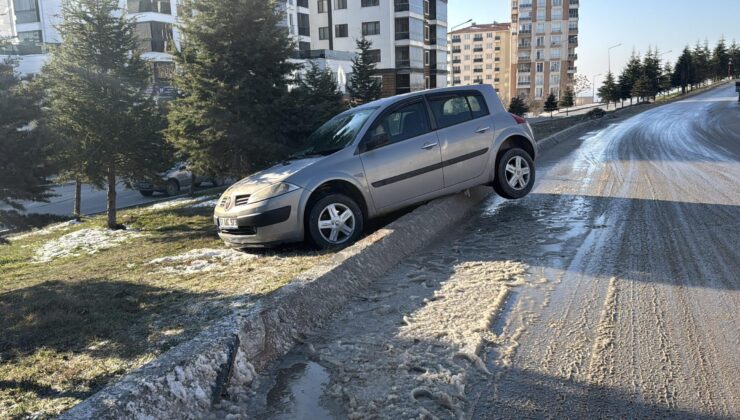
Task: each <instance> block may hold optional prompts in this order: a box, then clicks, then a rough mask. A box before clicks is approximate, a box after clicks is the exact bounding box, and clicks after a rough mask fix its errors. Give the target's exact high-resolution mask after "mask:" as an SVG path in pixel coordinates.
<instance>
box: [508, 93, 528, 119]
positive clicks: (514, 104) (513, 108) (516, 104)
mask: <svg viewBox="0 0 740 420" xmlns="http://www.w3.org/2000/svg"><path fill="white" fill-rule="evenodd" d="M509 112H510V113H512V114H514V115H518V116H520V117H523V116H524V114H526V113H527V112H529V107H528V106H527V104H526V103H525V102H524V101H523V100H522V98H520V97H518V96H515V97H513V98H511V103H510V104H509Z"/></svg>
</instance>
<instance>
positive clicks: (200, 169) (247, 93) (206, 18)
mask: <svg viewBox="0 0 740 420" xmlns="http://www.w3.org/2000/svg"><path fill="white" fill-rule="evenodd" d="M182 6H183V7H184V8H185V9H186V10H189V12H188V13H184V14H183V15H181V16H182V17H181V22H180V23H181V25H180V30H181V32H182V34H183V41H182V43H181V51H180V52H179V53H177V54H176V62H177V66H178V72H177V74H176V77H175V86H176V88H177V89H178V91H179V92H180V96H179V97H178V98H176V99H175V100H174V101H172V103H171V104H170V109H169V112H168V115H167V116H168V120H169V127H168V129H167V131H166V136H167V139H168V140H169V141H170V142H171V143H172V144H173V145H174V146H175V148H176V149H177V151H178V155H180V156H181V157H182V158H187V160H188V163H189V165H190V166H191V167H192V168H193V170H194V171H196V172H197V173H199V174H203V175H210V176H225V175H232V176H237V177H240V176H244V175H246V174H249V173H251V172H254V171H255V170H257V169H259V168H261V167H264V166H266V165H268V164H270V163H273V162H274V161H275V160H276V159H278V158H281V157H282V156H283V155H284V154H285V152H287V149H288V146H287V145H286V142H287V140H286V139H285V138H284V137H283V127H282V125H283V122H284V115H282V112H281V111H283V108H282V107H283V106H284V104H285V96H286V95H287V94H288V84H289V82H290V75H291V73H292V72H293V71H294V70H296V69H297V65H295V64H293V63H290V62H289V61H288V59H289V58H290V55H291V53H292V52H293V50H294V45H293V42H292V41H291V39H290V35H289V33H288V31H286V29H285V26H284V24H283V22H284V15H283V13H282V12H281V9H280V6H279V5H278V3H277V2H275V1H273V0H270V1H265V0H233V1H223V0H185V1H184V2H183V5H182Z"/></svg>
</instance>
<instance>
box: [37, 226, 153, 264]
mask: <svg viewBox="0 0 740 420" xmlns="http://www.w3.org/2000/svg"><path fill="white" fill-rule="evenodd" d="M141 236H143V235H142V233H140V232H138V231H135V230H108V229H99V228H96V229H80V230H78V231H75V232H72V233H68V234H66V235H64V236H62V237H60V238H58V239H54V240H51V241H48V242H46V243H45V244H44V245H43V246H42V247H41V248H39V249H38V250H36V255H35V257H34V260H35V262H49V261H52V260H55V259H57V258H63V257H70V256H79V255H83V254H88V255H89V254H95V253H97V252H98V251H101V250H104V249H110V248H114V247H116V246H118V245H120V244H122V243H124V242H126V241H128V240H130V239H133V238H138V237H141Z"/></svg>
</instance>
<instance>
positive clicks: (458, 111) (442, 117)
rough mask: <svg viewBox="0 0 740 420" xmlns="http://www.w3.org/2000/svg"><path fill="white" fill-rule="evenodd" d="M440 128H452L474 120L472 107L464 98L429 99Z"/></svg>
mask: <svg viewBox="0 0 740 420" xmlns="http://www.w3.org/2000/svg"><path fill="white" fill-rule="evenodd" d="M429 104H430V105H431V107H432V112H433V113H434V118H435V119H436V120H437V125H438V126H439V128H446V127H451V126H453V125H457V124H462V123H464V122H466V121H470V120H472V119H473V116H472V113H471V111H470V105H468V101H467V99H466V98H465V97H464V96H461V95H445V96H437V97H431V98H429Z"/></svg>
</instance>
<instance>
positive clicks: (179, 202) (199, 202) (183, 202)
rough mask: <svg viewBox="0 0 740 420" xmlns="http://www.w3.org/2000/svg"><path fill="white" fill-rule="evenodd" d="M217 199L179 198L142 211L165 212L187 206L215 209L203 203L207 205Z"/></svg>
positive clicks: (208, 197)
mask: <svg viewBox="0 0 740 420" xmlns="http://www.w3.org/2000/svg"><path fill="white" fill-rule="evenodd" d="M217 199H218V196H214V195H207V196H203V197H196V198H190V197H180V198H175V199H172V200H167V201H163V202H161V203H157V204H153V205H151V206H149V207H145V208H144V210H167V209H172V208H175V207H182V206H188V207H215V206H216V205H215V204H214V205H213V206H210V205H207V204H205V203H209V202H210V201H214V202H215V200H217Z"/></svg>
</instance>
